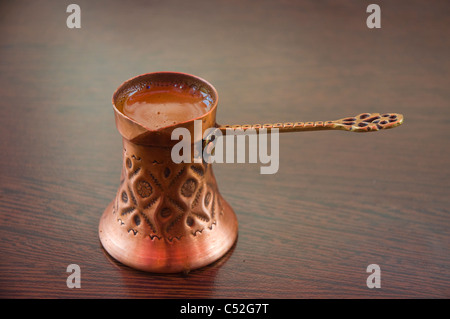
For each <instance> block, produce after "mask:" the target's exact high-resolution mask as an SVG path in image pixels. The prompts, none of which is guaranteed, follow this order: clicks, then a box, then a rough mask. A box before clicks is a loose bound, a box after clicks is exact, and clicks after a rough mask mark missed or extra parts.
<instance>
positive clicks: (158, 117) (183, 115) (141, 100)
mask: <svg viewBox="0 0 450 319" xmlns="http://www.w3.org/2000/svg"><path fill="white" fill-rule="evenodd" d="M209 105H210V98H209V96H206V94H204V93H203V92H202V91H200V90H197V89H195V88H192V87H189V86H186V85H182V84H174V83H158V84H155V85H148V86H147V87H146V88H144V89H142V90H141V91H138V92H136V93H134V94H132V95H130V96H129V97H128V98H127V99H126V101H125V103H124V105H123V113H124V114H125V115H126V116H128V117H130V118H132V119H133V120H135V121H136V122H138V123H139V124H141V125H143V126H145V127H146V128H148V129H151V130H157V129H159V128H163V127H167V126H171V125H174V124H177V123H183V122H186V121H190V120H193V119H196V118H198V117H200V116H202V115H203V114H205V113H206V112H207V111H208V106H209Z"/></svg>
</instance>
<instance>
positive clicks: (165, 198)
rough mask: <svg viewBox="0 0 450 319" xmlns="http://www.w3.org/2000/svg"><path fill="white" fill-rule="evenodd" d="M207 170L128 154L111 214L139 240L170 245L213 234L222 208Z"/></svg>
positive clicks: (193, 165)
mask: <svg viewBox="0 0 450 319" xmlns="http://www.w3.org/2000/svg"><path fill="white" fill-rule="evenodd" d="M149 161H150V162H151V163H152V164H151V165H148V162H149ZM145 162H147V163H145ZM208 165H209V164H175V163H172V162H170V163H165V162H158V161H156V160H145V159H142V158H141V157H140V156H137V155H136V154H130V153H129V152H127V151H126V150H124V153H123V168H122V178H121V184H120V187H119V190H118V195H117V196H116V201H115V203H114V207H113V210H112V212H113V214H115V215H116V218H117V221H118V223H119V224H120V225H122V226H123V227H125V228H126V229H127V231H128V233H130V234H133V235H135V236H149V237H150V238H151V239H152V240H162V239H166V240H168V241H169V242H172V241H173V240H181V239H182V237H183V236H187V235H192V236H197V235H199V234H201V233H202V232H203V231H205V230H206V229H208V230H212V229H213V227H214V225H216V223H217V213H216V212H222V205H221V203H220V200H218V199H217V198H218V197H220V196H218V189H217V185H215V180H214V177H213V181H214V183H211V182H210V180H211V176H209V175H208V174H210V172H209V171H211V170H208ZM206 181H208V183H207V182H206Z"/></svg>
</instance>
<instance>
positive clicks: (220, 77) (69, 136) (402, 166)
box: [0, 0, 450, 299]
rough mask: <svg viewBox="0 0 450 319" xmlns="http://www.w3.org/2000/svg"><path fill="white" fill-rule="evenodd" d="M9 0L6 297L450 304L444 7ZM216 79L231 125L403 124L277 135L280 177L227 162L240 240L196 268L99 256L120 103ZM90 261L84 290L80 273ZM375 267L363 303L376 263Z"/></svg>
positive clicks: (2, 209)
mask: <svg viewBox="0 0 450 319" xmlns="http://www.w3.org/2000/svg"><path fill="white" fill-rule="evenodd" d="M376 2H377V3H378V4H379V5H380V7H381V10H382V28H381V29H377V30H371V29H368V28H367V26H366V24H365V20H366V17H367V13H366V6H367V4H366V3H364V2H361V1H321V2H320V3H319V2H317V1H292V2H290V1H278V2H275V1H257V2H251V1H188V2H187V1H171V2H169V3H166V2H153V1H148V2H147V1H145V2H144V1H137V0H136V1H131V2H123V1H108V2H107V3H106V2H98V1H96V2H95V3H93V2H92V1H90V2H89V1H77V2H76V3H77V4H79V5H80V7H81V10H82V28H81V29H78V30H75V29H68V28H67V27H66V18H67V15H68V14H67V13H66V12H65V9H66V5H65V4H64V3H61V4H58V5H55V4H54V2H51V1H38V2H27V3H25V2H1V3H0V38H1V39H2V41H1V43H0V92H1V93H0V96H1V99H0V105H1V110H2V115H1V116H0V149H1V151H2V153H1V156H0V214H1V215H0V216H1V224H0V242H1V245H0V247H1V248H0V249H1V254H0V256H1V257H0V297H2V298H30V297H31V298H136V297H139V298H287V299H290V298H448V297H450V288H449V287H450V271H449V270H450V254H449V248H450V234H449V227H450V219H449V216H450V210H449V207H450V205H449V204H450V199H449V198H450V196H449V189H450V178H449V177H450V176H449V163H450V162H449V158H450V157H449V155H450V154H449V134H448V125H449V124H450V122H449V115H450V111H449V102H450V91H449V90H448V87H450V83H449V78H448V73H449V70H450V64H449V60H448V56H450V40H449V37H448V34H447V30H448V27H449V17H448V14H447V13H448V12H449V8H450V5H449V3H448V2H447V1H432V3H428V2H423V1H395V3H394V2H392V1H389V2H388V1H376ZM162 70H167V71H179V72H187V73H192V74H195V75H198V76H201V77H203V78H205V79H207V80H208V81H209V82H210V83H212V84H213V85H214V86H215V87H216V88H217V90H218V92H219V100H220V101H219V109H218V118H217V121H218V123H226V124H234V123H236V124H239V123H276V122H287V121H291V120H292V119H295V120H297V121H305V122H307V121H317V120H322V119H334V118H342V117H345V116H348V115H352V114H359V113H363V112H397V113H401V114H403V115H404V116H405V120H404V124H403V125H402V126H401V127H399V128H396V129H393V130H387V131H382V132H376V133H367V134H352V133H347V132H343V131H342V132H333V131H323V132H305V133H298V134H296V133H293V134H283V135H281V136H280V167H279V171H278V172H277V173H276V174H274V175H261V174H260V173H259V168H260V165H259V164H217V165H214V171H215V175H216V179H217V181H218V185H219V189H220V191H221V194H222V195H223V196H224V197H225V198H226V200H227V201H228V202H229V203H230V204H231V205H232V207H233V208H234V210H235V211H236V214H237V216H238V219H239V227H240V228H239V237H238V241H237V243H236V244H235V246H234V247H233V249H232V250H231V251H230V252H229V253H228V254H227V255H226V256H225V257H224V258H223V259H221V260H219V261H218V262H216V263H214V264H212V265H209V266H207V267H205V268H202V269H199V270H195V271H192V272H190V273H189V274H187V275H186V274H184V275H183V274H175V275H158V274H149V273H144V272H139V271H135V270H133V269H130V268H128V267H125V266H123V265H121V264H119V263H117V262H116V261H114V260H112V259H111V258H110V257H109V256H108V254H107V253H106V252H105V251H104V250H103V249H102V247H101V245H100V242H99V239H98V234H97V227H98V222H99V218H100V216H101V214H102V212H103V210H104V209H105V207H106V206H107V205H108V203H109V202H110V200H111V199H112V198H113V197H114V196H115V192H116V190H117V187H118V186H119V177H120V169H121V160H122V158H121V138H120V135H119V134H118V132H117V130H116V128H115V125H114V118H113V112H112V108H111V102H110V101H111V96H112V93H113V92H114V90H115V89H116V88H117V87H118V86H119V85H120V83H122V82H123V81H125V80H127V79H128V78H131V77H133V76H136V75H138V74H142V73H147V72H153V71H162ZM72 263H75V264H78V265H80V267H81V288H80V289H69V288H67V286H66V279H67V276H68V273H66V267H67V266H68V265H69V264H72ZM369 264H378V265H380V267H381V273H382V277H381V285H382V286H381V288H380V289H368V288H367V286H366V278H367V276H368V275H369V274H368V273H366V267H367V266H368V265H369Z"/></svg>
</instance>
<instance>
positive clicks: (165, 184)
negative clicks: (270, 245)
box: [99, 72, 403, 273]
mask: <svg viewBox="0 0 450 319" xmlns="http://www.w3.org/2000/svg"><path fill="white" fill-rule="evenodd" d="M154 82H164V83H182V84H183V85H187V86H190V87H193V88H195V89H197V90H200V91H201V92H203V94H206V95H208V96H209V98H210V100H211V101H212V103H211V105H210V107H209V109H208V112H207V113H205V114H203V115H202V116H200V117H199V118H196V119H192V120H190V121H187V122H183V123H176V124H174V125H171V126H168V127H164V128H161V129H158V130H150V129H148V128H146V127H144V126H143V125H142V124H140V123H137V122H136V121H134V120H133V119H131V118H129V117H128V116H126V115H125V114H124V113H123V106H124V101H125V100H126V99H127V97H128V96H130V95H131V94H133V93H134V92H136V91H139V90H141V89H143V88H145V87H147V86H148V85H151V83H154ZM217 101H218V95H217V91H216V90H215V89H214V87H213V86H212V85H211V84H209V83H208V82H207V81H205V80H203V79H201V78H198V77H196V76H193V75H189V74H184V73H175V72H157V73H148V74H144V75H140V76H137V77H135V78H132V79H130V80H128V81H126V82H124V83H123V84H122V85H121V86H120V87H119V88H118V89H117V90H116V92H115V93H114V95H113V100H112V102H113V109H114V115H115V120H116V126H117V128H118V130H119V132H120V134H121V135H122V137H123V166H122V174H121V178H120V186H119V189H118V192H117V195H116V197H115V199H114V200H113V201H112V202H111V203H110V204H109V205H108V207H107V208H106V210H105V211H104V213H103V215H102V217H101V219H100V225H99V237H100V240H101V243H102V245H103V247H104V248H105V249H106V251H107V252H108V253H109V254H110V255H111V256H112V257H114V258H115V259H117V260H118V261H120V262H122V263H123V264H125V265H128V266H130V267H133V268H136V269H140V270H144V271H151V272H159V273H173V272H182V271H189V270H192V269H195V268H199V267H202V266H205V265H207V264H210V263H212V262H213V261H216V260H217V259H219V258H220V257H222V256H223V255H224V254H225V253H226V252H227V251H228V250H229V249H230V248H231V247H232V245H233V244H234V242H235V241H236V238H237V234H238V222H237V218H236V215H235V213H234V211H233V209H232V208H231V207H230V205H229V204H228V203H227V202H226V201H225V200H224V199H223V197H222V196H221V195H220V193H219V189H218V187H217V182H216V179H215V177H214V174H213V170H212V167H211V164H208V163H205V162H201V163H180V164H176V163H174V162H173V161H172V159H171V149H172V147H173V145H174V144H175V143H176V141H173V140H172V139H171V133H172V131H173V130H174V129H175V128H178V127H183V128H187V129H188V130H189V131H190V132H191V133H194V120H201V121H202V130H203V131H202V136H203V132H204V131H205V130H206V129H207V128H211V127H216V128H218V129H220V130H221V131H222V132H224V133H225V132H226V131H227V130H229V129H233V130H234V129H242V130H247V129H254V132H256V133H258V132H259V131H260V129H261V128H265V129H268V131H269V132H270V130H271V129H273V128H276V129H278V131H279V132H281V133H282V132H298V131H312V130H347V131H352V132H370V131H378V130H381V129H388V128H393V127H396V126H398V125H400V124H402V123H403V116H402V115H401V114H395V113H385V114H381V115H380V114H378V113H363V114H360V115H357V116H354V117H347V118H343V119H340V120H336V121H317V122H288V123H275V124H263V125H260V124H255V125H223V126H221V125H218V124H217V123H216V110H217ZM192 135H193V139H192V141H191V142H192V143H195V142H197V141H196V140H195V135H194V134H192ZM208 142H209V141H203V143H208Z"/></svg>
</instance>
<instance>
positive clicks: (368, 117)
mask: <svg viewBox="0 0 450 319" xmlns="http://www.w3.org/2000/svg"><path fill="white" fill-rule="evenodd" d="M402 123H403V115H402V114H397V113H383V114H380V113H362V114H359V115H356V116H353V117H346V118H343V119H339V120H335V121H316V122H286V123H275V124H262V125H261V124H253V125H250V124H245V125H219V126H218V129H220V130H221V132H222V134H226V131H227V130H230V129H231V130H240V129H241V130H244V131H245V130H248V129H254V130H255V133H259V130H260V129H262V128H265V129H267V132H270V130H271V129H272V128H277V129H278V130H279V132H280V133H284V132H286V133H288V132H305V131H321V130H345V131H351V132H374V131H379V130H383V129H389V128H394V127H396V126H399V125H401V124H402Z"/></svg>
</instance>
